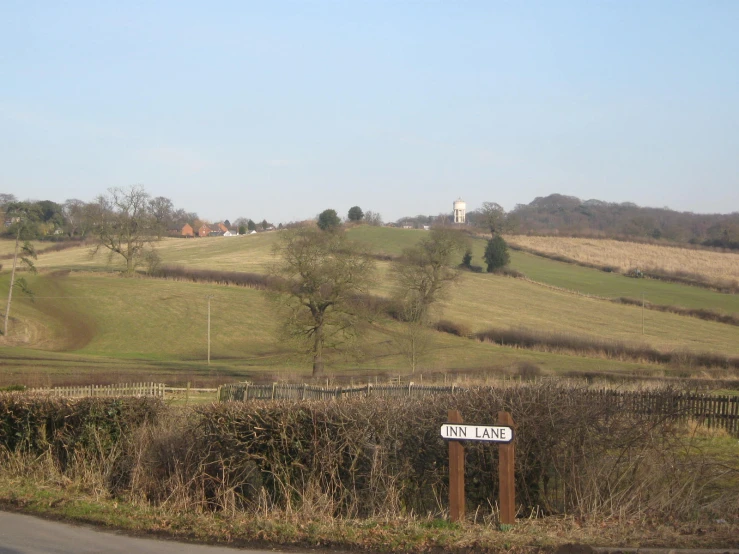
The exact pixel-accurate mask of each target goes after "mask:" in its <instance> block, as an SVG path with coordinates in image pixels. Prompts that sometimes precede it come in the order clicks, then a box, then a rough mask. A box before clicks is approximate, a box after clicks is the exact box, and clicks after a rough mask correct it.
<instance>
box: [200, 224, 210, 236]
mask: <svg viewBox="0 0 739 554" xmlns="http://www.w3.org/2000/svg"><path fill="white" fill-rule="evenodd" d="M210 233H211V228H210V227H208V226H207V225H205V224H203V225H202V226H201V227H200V229H198V236H199V237H207V236H210Z"/></svg>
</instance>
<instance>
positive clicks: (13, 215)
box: [3, 202, 39, 337]
mask: <svg viewBox="0 0 739 554" xmlns="http://www.w3.org/2000/svg"><path fill="white" fill-rule="evenodd" d="M5 216H6V218H7V219H8V220H9V222H10V231H11V232H12V234H13V235H14V236H15V250H14V253H13V268H12V269H11V271H10V284H9V286H8V303H7V305H6V307H5V317H4V322H3V335H5V336H6V337H7V336H8V332H9V331H10V329H9V327H8V326H9V323H10V305H11V303H12V301H13V289H15V288H16V287H18V288H19V289H20V290H21V291H22V292H25V293H26V294H29V295H32V293H31V290H30V289H29V288H28V283H27V282H26V280H25V279H24V278H23V277H21V278H19V279H16V278H15V273H16V269H17V268H18V265H19V264H18V262H20V265H21V266H24V267H25V269H26V270H27V271H30V272H32V273H36V266H35V265H34V264H33V260H35V259H36V251H35V250H34V248H33V245H32V244H31V243H30V242H28V241H27V240H24V236H26V235H27V234H28V233H30V232H31V229H32V227H33V225H34V224H35V223H37V221H38V217H39V214H38V208H37V207H36V206H34V205H33V204H29V203H27V202H12V203H9V204H7V205H6V207H5ZM22 240H23V244H21V241H22Z"/></svg>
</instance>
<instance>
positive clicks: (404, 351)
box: [393, 297, 432, 373]
mask: <svg viewBox="0 0 739 554" xmlns="http://www.w3.org/2000/svg"><path fill="white" fill-rule="evenodd" d="M426 311H427V310H424V309H423V306H422V305H421V303H420V302H419V301H418V298H417V297H416V298H414V297H411V298H408V299H405V301H403V303H402V311H401V312H400V314H399V315H400V316H401V319H402V320H403V321H404V322H405V324H404V325H403V327H402V328H401V330H400V331H399V332H398V333H397V334H395V335H394V337H393V342H394V343H395V345H396V346H397V348H398V351H399V352H400V354H401V355H402V356H403V358H405V360H406V362H407V363H408V366H409V367H410V370H411V373H415V372H416V369H418V366H419V364H420V363H421V362H422V361H423V360H424V359H426V357H427V356H428V354H429V350H430V347H431V342H432V341H431V333H430V331H429V329H428V326H427V323H428V322H427V320H426V316H425V312H426Z"/></svg>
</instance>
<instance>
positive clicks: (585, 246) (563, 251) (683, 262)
mask: <svg viewBox="0 0 739 554" xmlns="http://www.w3.org/2000/svg"><path fill="white" fill-rule="evenodd" d="M506 240H507V241H508V242H509V243H510V244H514V245H516V246H520V247H523V248H527V249H530V250H535V251H537V252H543V253H546V254H556V255H560V256H564V257H565V258H568V259H571V260H576V261H578V262H584V263H587V264H595V265H599V266H613V267H617V268H619V269H620V270H621V271H624V272H626V271H628V270H630V269H633V268H640V269H642V270H645V271H647V270H650V269H663V270H667V271H684V272H687V273H694V274H696V275H702V276H703V277H705V278H707V279H709V280H724V281H736V280H739V254H737V253H735V252H711V251H708V250H692V249H688V248H679V247H675V246H658V245H653V244H640V243H635V242H624V241H616V240H608V239H589V238H588V239H585V238H571V237H530V236H525V235H512V236H507V237H506Z"/></svg>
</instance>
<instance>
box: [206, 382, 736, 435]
mask: <svg viewBox="0 0 739 554" xmlns="http://www.w3.org/2000/svg"><path fill="white" fill-rule="evenodd" d="M523 386H525V385H523ZM466 390H467V389H466V388H465V387H459V386H455V385H450V386H433V385H417V384H414V383H409V384H407V385H403V384H398V385H372V384H367V385H362V386H353V387H320V386H314V385H294V384H283V383H272V384H271V385H254V384H250V383H237V384H231V385H222V386H221V387H219V388H218V393H217V398H218V401H219V402H243V401H246V400H326V399H340V398H352V397H362V396H364V397H367V396H384V397H408V396H427V395H433V394H454V393H455V392H462V391H466ZM573 392H574V391H568V394H572V393H573ZM577 394H580V395H583V396H585V398H586V399H588V400H589V401H591V402H593V403H597V404H601V405H610V406H615V407H616V408H618V409H619V410H623V411H625V412H629V413H634V414H646V415H654V416H659V417H667V418H669V419H674V420H678V421H687V420H689V419H692V420H695V421H697V422H698V423H700V424H702V425H706V426H708V427H717V428H722V429H726V430H727V431H728V432H729V433H731V434H733V435H735V436H739V396H716V395H711V394H700V393H684V392H676V391H620V390H613V389H579V390H577Z"/></svg>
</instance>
